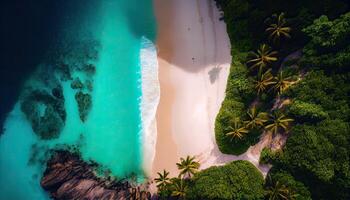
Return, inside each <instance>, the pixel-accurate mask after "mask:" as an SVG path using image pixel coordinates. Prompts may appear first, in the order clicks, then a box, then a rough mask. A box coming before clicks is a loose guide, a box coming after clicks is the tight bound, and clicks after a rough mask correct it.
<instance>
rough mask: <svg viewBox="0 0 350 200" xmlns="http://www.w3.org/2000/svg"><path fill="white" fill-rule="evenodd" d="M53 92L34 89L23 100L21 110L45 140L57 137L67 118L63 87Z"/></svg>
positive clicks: (35, 130) (34, 129)
mask: <svg viewBox="0 0 350 200" xmlns="http://www.w3.org/2000/svg"><path fill="white" fill-rule="evenodd" d="M51 92H52V94H50V93H49V92H47V91H46V90H33V91H30V92H29V93H28V94H27V95H24V96H23V99H22V101H21V110H22V111H23V113H24V114H25V115H26V117H27V119H28V120H29V121H30V123H31V125H32V128H33V131H34V132H35V133H36V134H37V135H38V136H39V137H40V138H41V139H45V140H47V139H53V138H57V137H58V136H59V134H60V132H61V130H62V128H63V126H64V124H65V120H66V111H65V108H64V97H63V91H62V87H61V86H57V87H55V88H54V89H52V91H51Z"/></svg>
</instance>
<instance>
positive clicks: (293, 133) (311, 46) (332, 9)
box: [215, 0, 350, 199]
mask: <svg viewBox="0 0 350 200" xmlns="http://www.w3.org/2000/svg"><path fill="white" fill-rule="evenodd" d="M216 1H217V4H218V5H219V7H220V8H221V9H222V11H223V14H224V15H223V19H224V20H225V21H226V23H227V28H228V33H229V36H230V39H231V42H232V57H233V60H232V67H231V72H230V75H229V81H228V84H227V91H226V98H225V100H224V102H223V104H222V108H221V110H220V113H219V115H218V116H217V120H216V127H215V132H216V139H217V143H218V145H219V149H220V150H221V151H222V152H223V153H228V154H235V155H239V154H241V153H244V152H245V151H246V150H247V149H248V148H249V146H251V145H254V144H255V143H256V142H258V141H259V136H260V135H261V134H262V133H263V132H264V131H268V132H270V133H271V134H272V135H273V136H275V135H278V134H284V137H288V138H287V141H286V143H285V145H284V146H283V147H282V148H281V149H273V148H272V149H271V148H270V147H269V146H268V147H266V148H265V149H264V150H263V151H262V153H261V157H260V162H261V163H269V164H272V166H273V167H272V169H271V170H270V172H269V174H268V178H266V181H265V185H264V188H265V199H350V192H349V191H350V164H349V163H350V128H349V127H350V124H349V121H350V120H349V119H350V105H349V102H350V99H349V97H350V95H349V94H350V84H349V82H350V72H349V67H350V13H349V2H348V1H345V0H334V1H328V0H320V1H317V2H315V1H312V0H304V1H299V0H293V1H292V0H285V1H279V0H262V1H255V0H216ZM264 33H265V34H264ZM254 49H257V50H255V51H254ZM285 102H288V103H285ZM251 109H256V110H259V112H262V113H268V116H269V117H268V118H265V116H266V114H262V115H261V116H262V117H258V118H260V120H259V121H260V123H256V120H253V119H256V117H257V115H258V114H256V113H257V111H255V114H252V112H249V113H250V114H248V113H247V110H251ZM252 116H253V117H252ZM236 119H241V123H240V124H241V126H240V128H241V130H242V129H243V128H244V130H245V131H244V132H245V133H243V134H241V135H242V136H241V137H236V139H234V140H232V138H230V137H227V136H226V134H227V133H229V132H230V131H232V128H230V127H235V126H233V125H234V123H233V122H234V121H236ZM249 121H251V122H250V123H249ZM286 133H288V134H286ZM238 199H239V198H238Z"/></svg>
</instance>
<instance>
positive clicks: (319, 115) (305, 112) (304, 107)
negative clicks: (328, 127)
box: [289, 100, 329, 123]
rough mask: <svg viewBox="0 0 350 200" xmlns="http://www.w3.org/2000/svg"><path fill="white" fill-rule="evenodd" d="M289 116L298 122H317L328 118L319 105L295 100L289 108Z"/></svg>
mask: <svg viewBox="0 0 350 200" xmlns="http://www.w3.org/2000/svg"><path fill="white" fill-rule="evenodd" d="M289 114H290V115H291V116H292V117H293V118H294V119H296V121H299V122H312V123H315V122H319V121H322V120H324V119H326V118H328V117H329V116H328V113H327V112H325V111H324V110H323V108H322V107H321V106H320V105H317V104H314V103H307V102H303V101H299V100H296V101H294V102H293V103H292V104H291V105H290V107H289Z"/></svg>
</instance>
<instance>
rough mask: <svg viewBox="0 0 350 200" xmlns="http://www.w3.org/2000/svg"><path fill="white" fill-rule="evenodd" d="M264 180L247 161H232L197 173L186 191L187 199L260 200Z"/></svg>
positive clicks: (262, 194) (262, 193)
mask: <svg viewBox="0 0 350 200" xmlns="http://www.w3.org/2000/svg"><path fill="white" fill-rule="evenodd" d="M263 184H264V179H263V176H262V174H261V173H260V172H259V171H258V169H257V168H256V167H255V166H254V165H253V164H251V163H250V162H248V161H233V162H231V163H229V164H226V165H224V166H220V167H216V166H214V167H210V168H208V169H205V170H203V171H201V172H199V173H197V174H196V175H195V176H194V177H193V179H192V181H191V183H190V184H189V188H188V190H187V191H186V196H187V198H188V199H206V200H210V199H215V200H220V199H222V200H224V199H230V200H231V199H262V198H263V196H264V190H263Z"/></svg>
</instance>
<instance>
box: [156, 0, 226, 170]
mask: <svg viewBox="0 0 350 200" xmlns="http://www.w3.org/2000/svg"><path fill="white" fill-rule="evenodd" d="M154 2H155V10H156V17H157V20H158V39H157V47H158V61H159V81H160V88H161V98H160V104H159V106H158V112H157V124H158V127H157V128H158V138H157V145H156V157H155V161H154V165H153V171H154V172H157V171H161V170H162V169H167V170H170V172H171V173H173V175H175V173H176V166H175V163H176V162H177V161H178V158H179V157H181V156H186V155H196V156H198V157H199V158H200V159H201V162H202V166H203V167H206V163H205V160H206V159H209V158H210V157H211V156H210V155H206V154H208V153H210V152H211V151H212V150H213V149H214V148H215V146H216V144H215V138H214V137H215V136H214V122H215V117H216V114H217V112H218V110H219V108H220V105H221V102H222V100H223V99H224V93H225V88H226V81H227V76H228V73H229V66H230V63H231V56H230V43H229V38H228V36H227V33H226V25H225V24H224V23H223V22H222V21H219V18H220V15H219V12H218V10H217V8H216V7H215V4H214V1H211V0H205V1H203V0H202V1H198V0H191V1H188V0H167V1H164V0H155V1H154Z"/></svg>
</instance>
